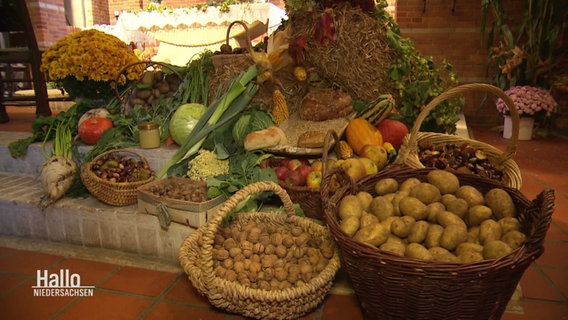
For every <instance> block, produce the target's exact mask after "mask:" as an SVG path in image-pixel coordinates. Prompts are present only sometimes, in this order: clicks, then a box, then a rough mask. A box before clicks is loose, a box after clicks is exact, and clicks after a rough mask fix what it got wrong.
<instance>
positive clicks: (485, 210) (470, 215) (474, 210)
mask: <svg viewBox="0 0 568 320" xmlns="http://www.w3.org/2000/svg"><path fill="white" fill-rule="evenodd" d="M492 214H493V211H491V208H489V207H487V206H484V205H482V204H478V205H475V206H473V207H471V208H469V210H468V211H467V215H466V217H465V223H466V224H467V225H468V226H469V227H473V226H478V225H480V224H481V223H482V222H483V221H485V220H487V219H490V218H491V215H492Z"/></svg>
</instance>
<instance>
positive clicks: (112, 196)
mask: <svg viewBox="0 0 568 320" xmlns="http://www.w3.org/2000/svg"><path fill="white" fill-rule="evenodd" d="M111 153H115V154H117V155H120V156H127V157H131V158H134V159H137V160H138V161H142V162H143V163H144V164H145V165H148V161H146V159H145V158H144V157H142V156H141V155H139V154H138V153H136V152H133V151H129V150H110V151H106V152H103V153H101V154H100V155H98V156H97V157H95V158H94V159H93V160H92V161H90V162H88V163H86V164H85V165H83V166H82V167H81V181H82V182H83V185H84V186H85V187H86V188H87V190H89V193H91V195H92V196H93V197H95V198H97V199H98V200H99V201H101V202H103V203H106V204H109V205H111V206H117V207H122V206H128V205H132V204H135V203H136V202H137V201H138V187H140V186H143V185H145V184H147V183H149V182H151V181H152V180H154V176H151V177H150V178H148V179H146V180H142V181H136V182H111V181H108V180H105V179H101V178H99V177H98V176H97V175H96V174H95V173H94V172H93V170H92V167H93V165H94V164H95V163H96V161H97V160H99V159H101V158H103V157H104V156H106V155H108V154H111Z"/></svg>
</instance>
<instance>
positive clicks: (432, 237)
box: [424, 224, 444, 248]
mask: <svg viewBox="0 0 568 320" xmlns="http://www.w3.org/2000/svg"><path fill="white" fill-rule="evenodd" d="M442 233H444V227H442V226H441V225H439V224H431V225H430V227H428V233H427V234H426V239H424V245H425V246H426V247H427V248H433V247H439V246H440V239H441V238H442Z"/></svg>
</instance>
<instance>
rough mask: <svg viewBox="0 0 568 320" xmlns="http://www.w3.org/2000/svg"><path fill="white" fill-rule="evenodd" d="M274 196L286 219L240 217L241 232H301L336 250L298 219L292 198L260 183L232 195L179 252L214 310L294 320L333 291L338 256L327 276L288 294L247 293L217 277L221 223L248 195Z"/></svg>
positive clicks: (320, 230) (325, 235) (323, 231)
mask: <svg viewBox="0 0 568 320" xmlns="http://www.w3.org/2000/svg"><path fill="white" fill-rule="evenodd" d="M265 191H272V192H274V193H275V194H276V195H278V196H279V197H280V199H281V200H282V202H283V204H284V208H285V210H286V214H282V213H280V212H251V213H239V214H238V215H237V218H235V220H233V221H231V222H230V223H235V224H237V225H238V226H242V225H245V224H247V223H248V222H251V221H255V222H260V223H263V224H265V225H267V226H270V225H272V226H298V227H300V228H302V229H303V230H304V231H306V232H308V233H310V234H311V235H312V237H315V238H317V239H321V241H323V242H327V243H330V242H331V244H332V245H333V240H332V239H331V234H330V233H329V230H328V229H327V228H326V227H325V226H323V225H321V224H319V223H316V222H314V221H313V220H311V219H307V218H303V217H299V216H296V215H295V214H294V209H293V204H292V201H291V200H290V198H289V197H288V194H287V193H286V191H285V190H284V189H282V188H281V187H280V186H279V185H278V184H276V183H273V182H256V183H253V184H250V185H248V186H246V187H245V188H243V189H241V190H239V191H238V192H236V193H235V194H233V195H232V196H231V197H230V198H229V199H228V200H227V201H225V203H224V204H223V206H222V207H221V209H220V210H219V212H218V213H217V214H216V215H215V216H214V218H213V219H212V220H211V221H209V222H208V223H207V224H206V225H204V226H203V227H201V228H199V229H197V231H195V232H193V233H192V234H191V235H189V236H188V237H187V238H186V239H185V241H184V242H183V244H182V246H181V248H180V250H179V261H180V264H181V266H182V267H183V269H184V271H185V272H186V273H187V275H188V277H189V280H190V281H191V283H192V284H193V286H194V287H195V288H196V289H197V290H198V291H199V292H200V293H201V294H203V295H205V296H206V297H207V298H208V299H209V301H210V302H211V304H212V305H214V306H216V307H219V308H221V309H224V310H227V311H230V312H234V313H239V314H242V315H244V316H246V317H252V318H259V319H266V318H269V319H295V318H298V317H300V316H302V315H304V314H306V313H308V312H310V311H311V310H313V309H314V308H316V307H317V305H318V304H319V303H320V302H321V301H323V299H324V297H325V295H326V294H327V293H328V291H329V290H330V288H331V286H332V284H333V279H334V276H335V273H336V272H337V270H338V269H339V267H340V264H339V252H338V251H337V248H336V247H335V246H334V250H335V253H334V255H333V257H332V258H331V259H330V261H329V263H328V265H327V266H326V267H325V269H324V270H323V271H321V272H320V273H319V274H318V275H317V276H315V277H314V278H313V279H312V280H311V281H310V282H308V283H306V284H305V285H302V286H299V287H293V288H289V289H284V290H274V291H267V290H260V289H254V288H250V287H247V286H245V285H243V284H241V283H239V282H236V281H235V282H232V281H227V280H225V279H222V278H219V277H217V276H216V275H215V272H214V271H213V256H212V253H213V250H212V249H213V241H214V238H215V234H216V233H217V232H218V230H220V229H221V223H222V222H223V218H225V217H226V216H227V215H228V214H229V213H230V212H231V211H232V210H233V209H234V208H235V207H236V206H237V205H238V204H239V203H240V202H241V201H242V200H244V199H246V198H247V197H248V196H249V195H253V194H257V193H260V192H265Z"/></svg>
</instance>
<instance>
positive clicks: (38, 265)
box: [0, 250, 64, 276]
mask: <svg viewBox="0 0 568 320" xmlns="http://www.w3.org/2000/svg"><path fill="white" fill-rule="evenodd" d="M63 259H64V258H63V257H61V256H55V255H51V254H46V253H41V252H32V251H24V250H16V251H15V252H14V253H13V254H10V255H4V256H0V272H11V273H16V274H24V275H28V276H36V275H37V271H38V270H45V269H48V268H50V267H53V266H54V265H56V264H57V263H58V262H60V261H62V260H63Z"/></svg>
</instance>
